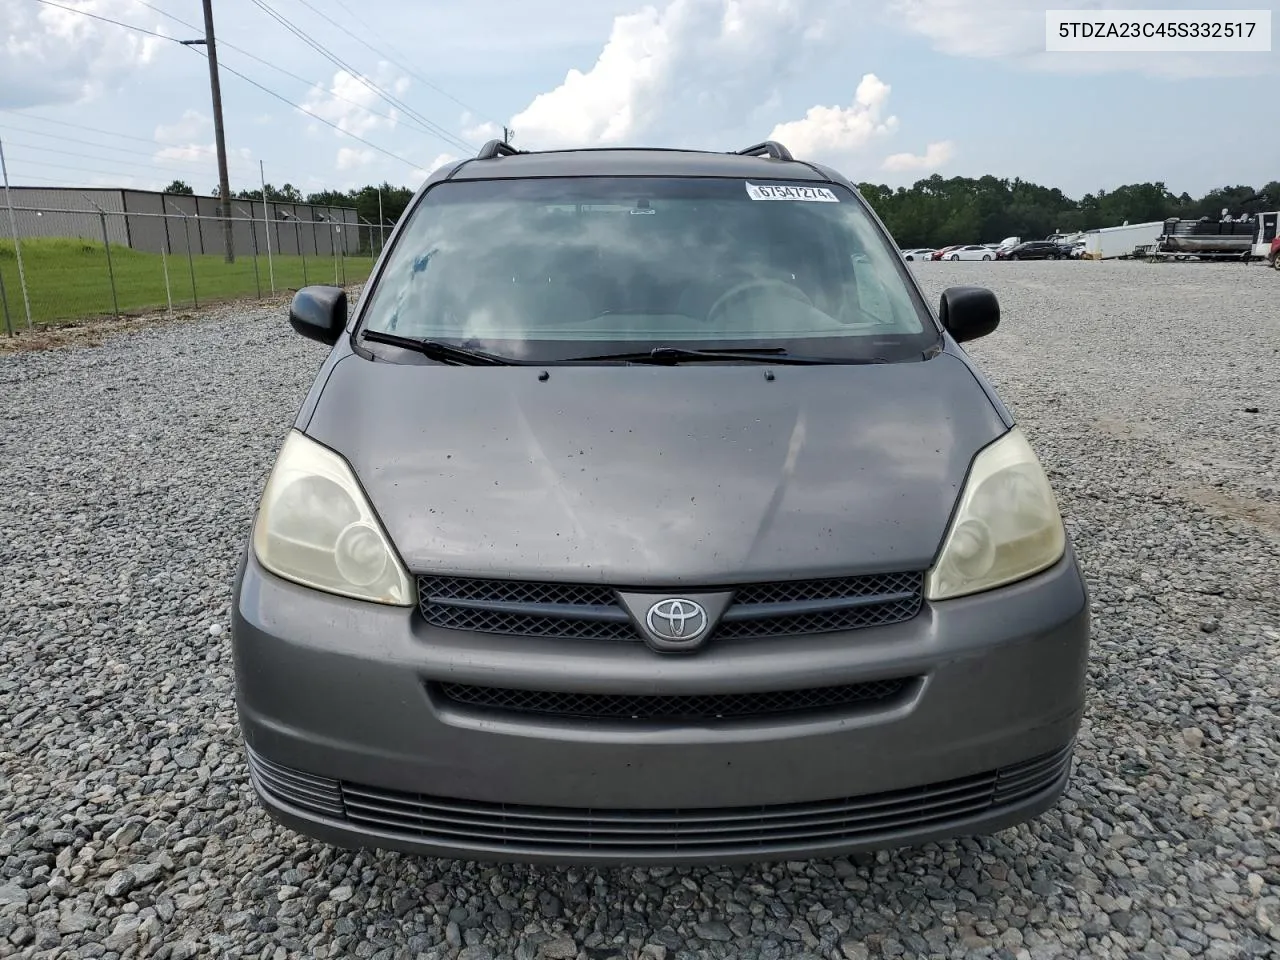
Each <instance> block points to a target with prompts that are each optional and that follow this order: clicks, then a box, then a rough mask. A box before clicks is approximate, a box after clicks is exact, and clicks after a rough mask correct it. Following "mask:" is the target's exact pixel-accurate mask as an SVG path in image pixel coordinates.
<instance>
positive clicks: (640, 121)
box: [511, 0, 849, 148]
mask: <svg viewBox="0 0 1280 960" xmlns="http://www.w3.org/2000/svg"><path fill="white" fill-rule="evenodd" d="M848 5H849V0H669V2H668V3H667V4H666V6H664V7H663V8H662V9H661V10H659V9H657V8H655V7H653V6H647V7H644V8H643V9H641V10H640V11H638V12H636V13H630V14H626V15H623V16H618V17H615V18H614V21H613V28H612V30H611V32H610V34H609V39H608V41H607V42H606V43H605V45H604V47H603V49H602V50H601V52H600V55H599V57H598V58H597V59H596V62H595V64H594V66H592V67H591V68H590V69H589V70H587V71H586V72H585V73H584V72H583V71H581V70H578V69H576V68H575V69H571V70H570V71H569V72H568V73H567V74H566V76H565V79H564V82H563V83H561V84H560V86H558V87H556V88H555V89H554V90H551V91H549V92H547V93H541V94H539V95H538V96H536V97H534V98H533V100H532V102H530V104H529V105H528V106H527V107H525V109H524V110H522V111H521V112H520V113H518V114H517V115H516V116H515V117H514V118H512V121H511V126H512V127H514V128H515V130H516V134H517V136H518V138H519V142H520V144H521V145H523V146H530V147H534V148H549V147H559V146H587V145H608V144H621V143H625V142H628V141H638V140H641V139H643V140H646V141H679V142H681V143H682V145H690V146H692V145H694V144H695V143H712V142H715V140H716V136H717V134H718V133H720V132H721V131H722V130H724V129H732V128H733V127H734V126H735V125H736V123H737V122H739V121H741V119H742V117H743V115H744V114H747V113H749V112H750V111H751V110H752V109H753V108H754V107H756V106H757V105H758V104H759V103H760V102H761V101H763V100H767V99H768V98H769V96H770V95H771V94H772V92H773V91H774V90H775V89H776V88H777V87H778V86H779V85H780V84H781V83H782V82H783V81H785V80H786V79H788V78H789V77H790V76H791V75H793V74H794V73H795V71H796V70H797V69H798V65H799V64H800V63H801V62H802V60H803V57H804V55H805V54H806V53H807V52H809V51H810V50H811V49H813V48H814V47H815V46H816V45H818V44H821V43H824V42H827V35H828V34H829V33H830V31H827V30H825V29H824V24H825V21H826V19H827V17H828V16H829V15H830V14H831V12H832V11H833V10H837V9H839V8H841V7H846V6H848Z"/></svg>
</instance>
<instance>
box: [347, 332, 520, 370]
mask: <svg viewBox="0 0 1280 960" xmlns="http://www.w3.org/2000/svg"><path fill="white" fill-rule="evenodd" d="M360 339H362V340H371V341H372V342H374V343H385V344H389V345H390V346H393V347H400V348H401V349H404V350H413V351H415V352H417V353H420V354H422V355H423V356H424V357H427V358H429V359H431V360H439V361H440V362H441V363H450V364H453V365H454V366H473V367H478V366H517V365H521V364H523V362H524V361H522V360H515V359H511V358H508V357H498V356H494V355H493V354H491V353H481V352H480V351H479V350H468V349H467V348H466V347H455V346H453V345H452V344H448V343H441V342H440V341H439V340H422V339H420V338H418V337H402V336H400V335H399V334H398V333H383V332H382V331H381V330H365V331H363V332H362V333H361V334H360Z"/></svg>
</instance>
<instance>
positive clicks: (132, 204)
mask: <svg viewBox="0 0 1280 960" xmlns="http://www.w3.org/2000/svg"><path fill="white" fill-rule="evenodd" d="M9 192H10V196H11V200H12V203H13V208H14V220H15V223H16V226H17V231H18V238H19V239H27V238H29V237H81V238H83V239H85V240H94V241H98V242H101V240H102V229H103V217H102V216H101V215H100V214H99V213H98V211H97V209H95V207H97V208H101V209H102V211H104V212H105V214H106V230H107V238H108V239H109V240H110V242H111V243H112V244H119V245H121V246H125V247H132V248H133V249H134V250H140V251H143V252H145V253H160V252H161V251H164V252H165V253H173V254H180V255H182V256H185V255H186V253H187V244H188V238H189V242H190V245H191V252H192V253H195V254H201V253H208V254H221V253H222V252H223V232H222V229H223V224H222V222H221V221H219V220H218V219H216V217H217V216H218V199H217V198H216V197H193V196H191V195H189V194H176V193H156V192H151V191H146V190H104V189H101V188H83V189H82V188H79V187H11V188H10V190H9ZM0 199H3V198H0ZM265 206H266V210H265V212H266V218H267V220H268V221H269V223H264V222H263V213H264V209H263V207H264V205H263V203H262V201H261V200H236V199H233V200H232V201H231V211H230V213H231V217H232V219H233V221H234V225H233V227H232V236H233V238H234V244H235V251H236V254H237V255H238V256H239V255H243V256H252V255H253V253H254V250H255V247H254V244H255V243H256V244H257V248H256V249H257V250H258V251H259V252H261V253H264V254H265V253H266V250H267V239H268V230H269V236H270V241H271V251H272V252H273V253H281V254H286V255H287V254H294V255H296V254H299V253H302V254H305V255H307V256H311V255H315V256H320V257H324V256H333V255H334V253H335V252H336V251H341V252H342V253H343V254H345V255H351V254H355V253H356V252H358V250H359V248H360V238H359V233H360V223H359V219H358V218H357V215H356V211H355V209H354V208H352V207H325V206H316V205H313V204H308V203H274V202H273V203H268V204H266V205H265ZM8 228H9V224H8V217H7V216H5V217H4V218H3V219H2V220H0V236H2V237H8V236H9V229H8Z"/></svg>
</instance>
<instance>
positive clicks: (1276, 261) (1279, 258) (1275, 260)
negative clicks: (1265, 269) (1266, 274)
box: [1271, 253, 1280, 270]
mask: <svg viewBox="0 0 1280 960" xmlns="http://www.w3.org/2000/svg"><path fill="white" fill-rule="evenodd" d="M1271 266H1272V267H1274V268H1275V269H1277V270H1280V253H1277V254H1276V255H1275V256H1274V257H1272V258H1271Z"/></svg>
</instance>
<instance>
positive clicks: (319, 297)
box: [289, 286, 347, 346]
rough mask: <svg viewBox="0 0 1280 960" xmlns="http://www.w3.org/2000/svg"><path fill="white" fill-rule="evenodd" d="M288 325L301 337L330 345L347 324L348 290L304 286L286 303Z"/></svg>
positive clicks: (340, 334)
mask: <svg viewBox="0 0 1280 960" xmlns="http://www.w3.org/2000/svg"><path fill="white" fill-rule="evenodd" d="M289 325H290V326H291V327H293V329H294V330H296V331H298V333H300V334H302V335H303V336H304V337H310V338H311V339H312V340H319V341H320V342H321V343H327V344H329V345H330V346H333V345H334V344H335V343H337V342H338V338H339V337H340V336H342V331H343V330H344V329H346V326H347V291H345V290H343V289H342V288H341V287H321V286H315V287H303V288H302V289H301V290H299V291H298V292H297V293H295V294H294V295H293V302H292V303H290V304H289Z"/></svg>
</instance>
